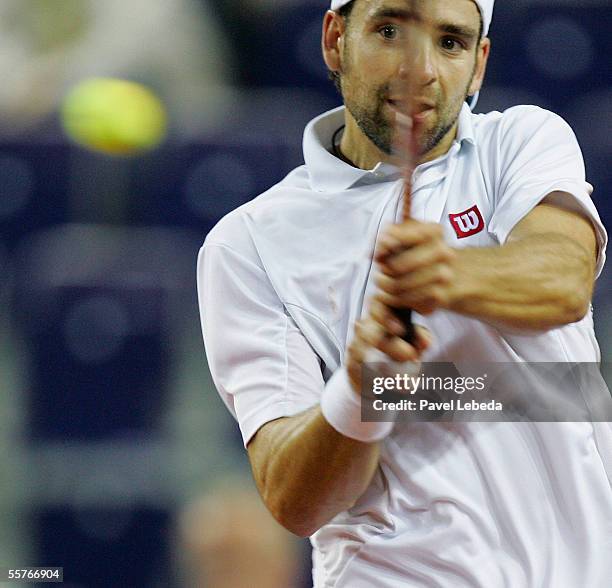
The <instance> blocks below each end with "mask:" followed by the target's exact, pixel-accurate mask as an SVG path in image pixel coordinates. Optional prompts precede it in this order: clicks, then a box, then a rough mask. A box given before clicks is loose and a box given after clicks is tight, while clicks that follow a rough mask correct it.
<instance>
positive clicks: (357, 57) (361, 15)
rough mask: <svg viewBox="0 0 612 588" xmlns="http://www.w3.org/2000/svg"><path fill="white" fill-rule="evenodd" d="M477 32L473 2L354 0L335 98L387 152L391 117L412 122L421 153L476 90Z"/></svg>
mask: <svg viewBox="0 0 612 588" xmlns="http://www.w3.org/2000/svg"><path fill="white" fill-rule="evenodd" d="M480 27H481V18H480V13H479V10H478V7H477V6H476V4H475V3H474V2H473V0H414V1H409V0H356V4H355V7H354V8H353V12H352V14H351V16H350V19H349V24H348V28H347V30H346V33H345V36H344V44H343V46H342V50H341V55H342V64H341V72H340V74H341V86H342V94H343V97H344V103H345V105H346V107H347V109H348V111H349V112H350V114H351V115H352V116H353V118H354V119H355V121H356V123H357V125H358V126H359V128H360V129H361V131H362V132H363V133H364V134H365V135H366V136H367V137H368V139H369V140H370V141H371V142H372V143H374V144H375V145H376V146H377V147H378V148H379V149H380V150H381V151H383V152H384V153H386V154H388V155H390V154H392V152H393V145H394V134H395V117H396V115H397V112H400V113H403V114H410V115H412V116H413V117H414V118H413V120H414V122H415V123H416V127H415V128H416V129H417V131H418V147H419V151H420V152H421V155H424V154H427V153H429V152H431V151H432V150H433V149H435V148H436V146H438V145H439V144H440V142H441V141H442V140H443V139H444V138H445V137H447V135H448V134H449V132H450V131H451V130H452V129H453V128H454V125H455V123H456V121H457V118H458V116H459V112H460V111H461V107H462V105H463V102H464V101H465V98H466V97H467V96H468V95H471V94H473V93H474V92H475V91H476V90H478V89H479V88H480V83H481V78H482V76H481V75H480V73H479V72H480V69H481V68H480V67H479V65H481V64H480V61H482V60H485V61H486V52H485V54H483V51H482V49H481V46H480V39H479V33H480ZM477 72H478V75H476V76H475V73H477ZM482 73H484V68H482ZM410 97H411V99H409V98H410Z"/></svg>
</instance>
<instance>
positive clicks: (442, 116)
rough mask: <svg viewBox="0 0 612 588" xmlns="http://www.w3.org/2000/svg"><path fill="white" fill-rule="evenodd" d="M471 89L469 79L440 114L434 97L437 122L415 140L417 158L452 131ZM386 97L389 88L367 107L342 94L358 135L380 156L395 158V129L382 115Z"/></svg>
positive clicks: (384, 89) (382, 90)
mask: <svg viewBox="0 0 612 588" xmlns="http://www.w3.org/2000/svg"><path fill="white" fill-rule="evenodd" d="M470 85H471V79H470V83H469V84H468V87H467V88H466V90H465V93H464V96H463V98H462V99H461V100H460V101H458V102H457V103H453V104H451V105H448V106H447V107H446V108H443V109H442V110H440V96H436V98H435V103H436V114H437V122H436V124H435V126H434V127H432V128H431V129H427V128H425V129H423V131H422V133H421V134H420V136H419V138H418V147H419V154H418V155H420V156H421V155H425V154H426V153H429V152H430V151H432V150H433V149H434V148H435V147H437V146H438V144H439V143H440V142H441V141H442V139H444V137H446V135H447V134H448V133H449V131H450V130H451V129H452V128H453V127H454V125H455V123H456V122H457V120H458V118H459V114H460V113H461V108H462V106H463V103H464V101H465V99H466V98H467V97H468V89H469V87H470ZM389 95H390V94H389V86H388V85H385V86H383V87H381V88H379V89H378V90H377V92H376V94H375V96H374V98H373V99H370V100H368V104H371V106H367V105H364V103H363V102H359V101H358V100H352V99H351V97H350V96H349V93H348V92H343V97H344V105H345V106H346V108H347V110H348V111H349V112H350V114H351V116H352V117H353V119H354V120H355V122H356V123H357V126H358V127H359V128H360V129H361V132H362V133H363V134H364V135H365V136H366V137H367V138H368V139H369V140H370V141H371V142H372V143H373V144H374V145H376V147H378V149H380V150H381V151H382V152H383V153H385V154H386V155H390V156H392V155H394V154H395V149H394V142H395V141H394V139H395V126H394V124H393V123H392V122H391V121H390V120H389V119H388V118H387V117H386V116H385V113H384V109H385V105H386V104H387V99H388V97H389Z"/></svg>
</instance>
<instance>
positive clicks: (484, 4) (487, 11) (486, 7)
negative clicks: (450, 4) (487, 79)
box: [331, 0, 495, 36]
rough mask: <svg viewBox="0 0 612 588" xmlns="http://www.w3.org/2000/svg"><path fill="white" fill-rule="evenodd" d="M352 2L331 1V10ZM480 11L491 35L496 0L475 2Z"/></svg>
mask: <svg viewBox="0 0 612 588" xmlns="http://www.w3.org/2000/svg"><path fill="white" fill-rule="evenodd" d="M349 2H351V0H331V9H332V10H338V8H342V7H343V6H344V5H345V4H348V3H349ZM474 2H476V4H477V5H478V8H479V9H480V14H482V21H483V23H484V33H483V34H484V35H485V36H486V35H488V34H489V27H490V26H491V19H492V18H493V4H495V0H474Z"/></svg>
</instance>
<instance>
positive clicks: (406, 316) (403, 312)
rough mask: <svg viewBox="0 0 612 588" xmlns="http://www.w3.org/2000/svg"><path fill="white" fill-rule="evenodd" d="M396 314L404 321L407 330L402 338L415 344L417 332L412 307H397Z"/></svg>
mask: <svg viewBox="0 0 612 588" xmlns="http://www.w3.org/2000/svg"><path fill="white" fill-rule="evenodd" d="M394 312H395V316H396V317H397V318H398V319H399V320H400V321H402V323H403V324H404V327H405V329H406V332H405V333H404V335H403V336H402V339H403V340H404V341H406V343H410V344H411V345H412V344H414V342H415V341H416V333H415V330H414V324H413V323H412V310H411V309H410V308H396V309H395V311H394Z"/></svg>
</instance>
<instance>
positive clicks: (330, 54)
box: [321, 10, 346, 72]
mask: <svg viewBox="0 0 612 588" xmlns="http://www.w3.org/2000/svg"><path fill="white" fill-rule="evenodd" d="M345 32H346V23H345V21H344V18H343V17H342V16H340V15H339V14H338V13H337V12H334V11H333V10H328V11H327V12H326V13H325V18H324V19H323V33H322V36H321V48H322V50H323V59H324V60H325V64H326V65H327V68H328V69H329V70H330V71H334V72H341V71H342V51H343V48H344V34H345Z"/></svg>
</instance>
